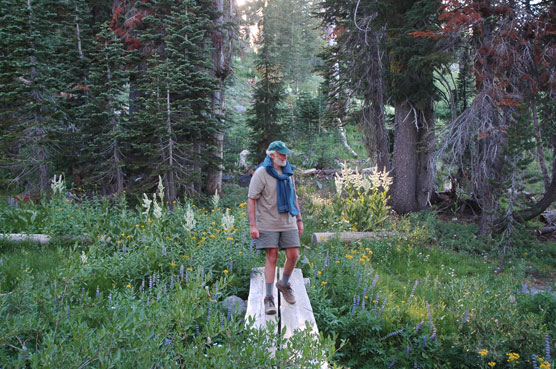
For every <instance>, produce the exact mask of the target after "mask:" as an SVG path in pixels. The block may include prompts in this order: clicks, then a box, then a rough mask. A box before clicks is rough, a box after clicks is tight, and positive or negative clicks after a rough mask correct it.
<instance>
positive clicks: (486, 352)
mask: <svg viewBox="0 0 556 369" xmlns="http://www.w3.org/2000/svg"><path fill="white" fill-rule="evenodd" d="M487 354H488V350H486V349H482V350H481V351H479V355H481V357H485V356H487Z"/></svg>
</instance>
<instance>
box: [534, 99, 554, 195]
mask: <svg viewBox="0 0 556 369" xmlns="http://www.w3.org/2000/svg"><path fill="white" fill-rule="evenodd" d="M531 112H532V113H533V126H534V128H535V140H536V141H537V160H538V162H539V166H540V167H541V173H542V178H543V181H544V189H545V191H548V188H549V187H550V177H549V176H548V168H547V167H546V160H545V158H544V150H543V144H542V136H541V126H540V124H539V115H538V112H537V104H536V102H535V101H532V102H531Z"/></svg>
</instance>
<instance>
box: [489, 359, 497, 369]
mask: <svg viewBox="0 0 556 369" xmlns="http://www.w3.org/2000/svg"><path fill="white" fill-rule="evenodd" d="M487 365H488V366H490V367H491V368H494V367H495V366H496V363H495V362H494V361H489V362H488V364H487Z"/></svg>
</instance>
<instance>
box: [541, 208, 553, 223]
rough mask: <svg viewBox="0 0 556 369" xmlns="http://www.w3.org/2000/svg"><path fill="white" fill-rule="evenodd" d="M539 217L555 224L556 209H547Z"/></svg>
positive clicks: (543, 220)
mask: <svg viewBox="0 0 556 369" xmlns="http://www.w3.org/2000/svg"><path fill="white" fill-rule="evenodd" d="M539 218H540V220H541V221H542V222H545V223H546V224H554V223H556V210H549V211H545V212H544V213H542V214H541V215H540V216H539Z"/></svg>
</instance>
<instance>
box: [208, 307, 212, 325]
mask: <svg viewBox="0 0 556 369" xmlns="http://www.w3.org/2000/svg"><path fill="white" fill-rule="evenodd" d="M211 311H212V308H211V307H210V306H209V308H208V312H207V324H208V322H209V320H210V312H211Z"/></svg>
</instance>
